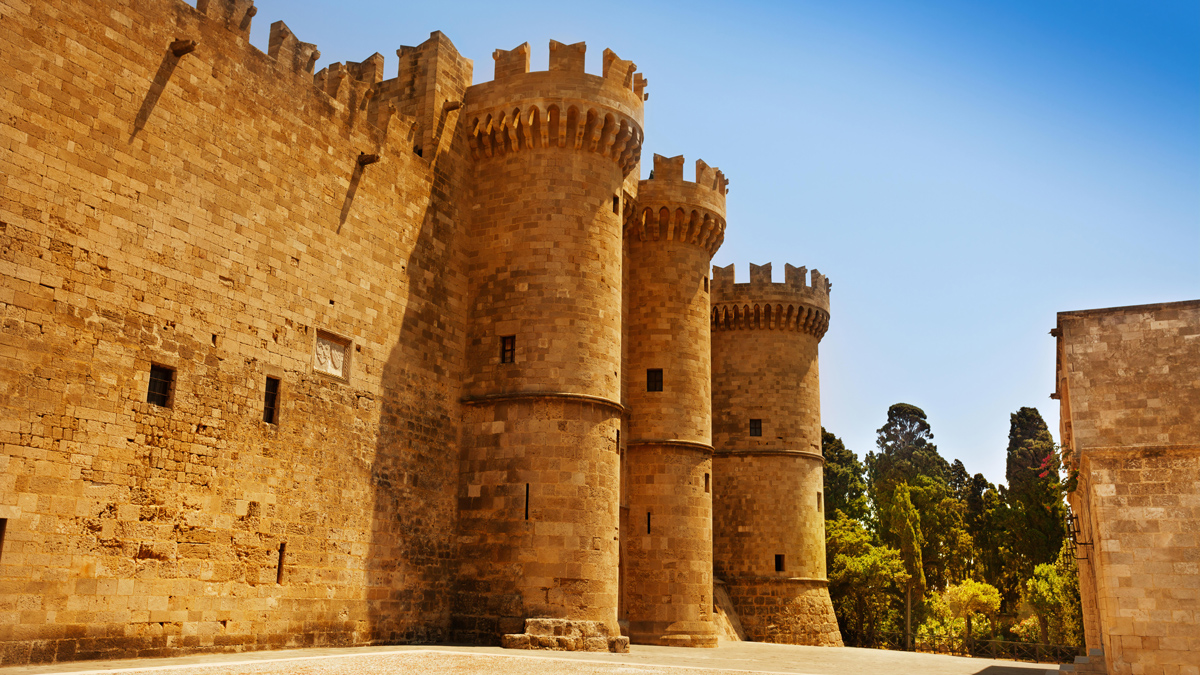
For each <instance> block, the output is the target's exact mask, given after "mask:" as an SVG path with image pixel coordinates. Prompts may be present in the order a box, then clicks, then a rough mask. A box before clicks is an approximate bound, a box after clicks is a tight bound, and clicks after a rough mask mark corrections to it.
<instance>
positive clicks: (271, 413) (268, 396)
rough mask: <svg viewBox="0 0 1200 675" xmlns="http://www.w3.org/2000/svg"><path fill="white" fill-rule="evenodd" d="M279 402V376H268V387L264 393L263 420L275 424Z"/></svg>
mask: <svg viewBox="0 0 1200 675" xmlns="http://www.w3.org/2000/svg"><path fill="white" fill-rule="evenodd" d="M278 403H279V378H277V377H268V378H267V387H266V389H265V390H264V393H263V421H264V422H266V423H267V424H275V418H276V415H277V414H278V412H277V404H278Z"/></svg>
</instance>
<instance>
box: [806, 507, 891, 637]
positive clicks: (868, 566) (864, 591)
mask: <svg viewBox="0 0 1200 675" xmlns="http://www.w3.org/2000/svg"><path fill="white" fill-rule="evenodd" d="M825 537H826V544H825V558H826V568H827V575H828V577H829V595H830V597H831V598H832V599H833V609H834V613H835V614H836V615H837V618H838V624H839V625H840V626H841V629H842V633H843V636H844V637H845V638H846V640H847V642H848V643H850V644H871V643H873V642H874V641H875V640H877V639H878V638H879V637H880V635H881V634H882V633H883V632H884V631H888V630H892V629H894V628H895V624H896V620H897V614H898V612H897V611H896V610H895V609H894V608H893V601H894V598H895V592H896V590H897V589H898V588H900V587H902V586H903V585H905V584H907V583H908V581H909V574H908V572H907V571H906V570H905V568H904V561H903V560H902V559H901V557H900V553H899V552H898V551H896V550H895V549H893V548H888V547H887V546H878V545H876V544H875V543H874V542H872V540H871V535H870V534H869V533H868V532H867V530H866V528H865V527H863V525H862V523H861V522H859V521H857V520H855V519H853V518H850V517H848V516H847V515H846V514H845V513H843V512H841V511H836V512H835V513H834V518H833V519H831V520H827V521H825Z"/></svg>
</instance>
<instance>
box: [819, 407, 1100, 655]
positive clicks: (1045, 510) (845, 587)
mask: <svg viewBox="0 0 1200 675" xmlns="http://www.w3.org/2000/svg"><path fill="white" fill-rule="evenodd" d="M876 434H877V435H876V449H875V451H874V452H869V453H867V455H866V457H865V458H864V461H863V462H861V463H860V462H859V461H858V458H857V456H855V454H854V453H853V452H851V451H850V450H848V449H847V448H846V447H845V445H844V444H843V443H842V441H841V440H840V439H839V438H838V437H837V436H835V435H834V434H832V433H829V432H828V431H825V430H824V429H822V447H823V451H824V454H825V458H826V465H825V486H826V504H827V509H826V518H827V521H826V533H827V553H828V570H829V579H830V586H829V591H830V595H831V596H832V597H833V601H834V608H835V611H836V612H837V614H838V620H839V622H840V623H841V625H842V630H843V633H845V634H846V635H848V636H850V637H851V641H852V642H853V641H854V639H855V638H858V639H863V638H866V639H867V640H868V641H869V640H870V637H871V636H873V635H878V632H879V631H880V630H884V629H885V628H886V627H888V626H891V627H899V626H898V622H899V621H901V620H902V618H903V617H904V611H905V609H906V606H911V608H912V612H913V616H912V619H913V621H915V622H916V625H919V626H920V628H919V630H918V634H919V635H926V636H931V635H941V636H949V631H952V630H953V631H955V632H957V634H963V633H967V634H969V633H970V631H971V630H972V627H971V621H972V620H973V619H978V617H979V616H981V615H983V616H988V617H991V618H993V619H996V620H997V621H999V624H1000V625H1001V626H1002V627H1004V630H1005V631H1019V630H1026V629H1028V630H1034V629H1033V628H1032V625H1033V624H1032V623H1028V624H1027V626H1020V625H1018V617H1023V616H1026V614H1027V613H1028V612H1030V611H1032V612H1033V616H1034V617H1037V619H1036V622H1037V624H1038V628H1037V629H1036V630H1037V632H1038V633H1039V635H1038V638H1039V639H1042V640H1049V641H1054V642H1058V643H1065V644H1082V640H1083V635H1082V628H1081V626H1082V619H1081V611H1080V607H1079V605H1080V603H1079V589H1078V579H1077V575H1078V572H1077V571H1076V568H1075V560H1074V549H1073V548H1071V547H1070V545H1069V543H1068V544H1067V545H1065V546H1064V543H1065V540H1066V528H1065V506H1064V504H1063V500H1062V485H1061V483H1060V480H1061V479H1060V475H1059V474H1060V471H1061V466H1060V464H1059V462H1060V459H1059V456H1058V453H1057V448H1056V447H1055V444H1054V440H1053V437H1052V436H1051V435H1050V432H1049V429H1047V427H1046V423H1045V421H1044V420H1042V417H1041V415H1040V414H1039V413H1038V411H1037V409H1035V408H1021V409H1020V410H1018V411H1017V412H1015V413H1013V414H1012V415H1011V417H1010V429H1009V443H1008V448H1007V450H1006V461H1005V464H1006V466H1005V468H1006V471H1005V479H1006V482H1007V485H1005V484H1000V485H993V484H992V483H990V482H989V481H988V480H987V479H986V478H985V477H984V476H983V475H982V474H978V473H977V474H974V475H972V474H971V473H970V472H969V471H967V467H966V466H965V465H963V463H962V462H961V461H959V460H955V461H954V462H953V463H950V462H947V461H946V460H945V459H944V458H943V457H942V456H941V454H939V452H938V448H937V446H936V445H934V443H933V430H932V428H931V427H930V425H929V421H928V419H927V416H926V414H925V411H923V410H921V409H920V408H918V407H917V406H914V405H911V404H907V403H897V404H895V405H893V406H891V407H890V408H889V409H888V415H887V421H886V422H885V423H884V425H883V426H882V427H880V428H879V429H878V430H877V431H876ZM997 450H999V448H997ZM906 600H911V602H910V603H908V604H907V605H906ZM1022 608H1026V609H1022ZM995 625H996V623H995V622H993V627H994V626H995ZM859 643H860V644H861V642H859Z"/></svg>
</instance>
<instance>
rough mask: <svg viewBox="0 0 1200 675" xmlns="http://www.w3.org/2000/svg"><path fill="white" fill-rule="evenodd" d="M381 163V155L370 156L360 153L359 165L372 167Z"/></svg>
mask: <svg viewBox="0 0 1200 675" xmlns="http://www.w3.org/2000/svg"><path fill="white" fill-rule="evenodd" d="M378 161H379V155H368V154H367V153H365V152H360V153H358V165H359V166H370V165H372V164H374V163H375V162H378Z"/></svg>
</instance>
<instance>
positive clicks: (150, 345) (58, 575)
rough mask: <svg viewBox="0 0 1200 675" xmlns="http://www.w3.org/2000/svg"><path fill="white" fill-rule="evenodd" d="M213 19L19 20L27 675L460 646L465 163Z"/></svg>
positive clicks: (15, 102)
mask: <svg viewBox="0 0 1200 675" xmlns="http://www.w3.org/2000/svg"><path fill="white" fill-rule="evenodd" d="M201 8H203V10H204V11H206V12H207V13H208V14H207V15H206V14H205V13H204V12H203V11H200V10H197V9H195V8H193V7H191V6H188V5H186V4H184V3H182V2H178V1H175V0H113V1H112V2H103V3H90V2H36V3H26V2H21V1H19V0H18V1H15V2H6V3H4V4H3V5H0V14H2V15H3V17H2V20H0V51H2V52H3V53H4V54H5V58H4V60H3V63H2V64H0V110H3V111H4V112H3V113H0V273H2V274H3V276H4V283H3V285H2V286H0V312H2V314H3V324H2V327H0V351H2V352H3V354H4V357H3V359H2V360H0V443H3V453H2V454H0V472H2V473H0V517H3V518H6V519H7V532H6V536H5V543H4V551H3V555H2V558H0V662H2V663H5V664H7V663H24V662H28V661H54V660H67V659H77V658H92V657H123V656H135V655H167V654H174V653H181V652H184V651H190V652H195V651H222V650H239V649H257V648H264V647H279V646H285V645H296V646H300V645H311V644H360V643H369V642H375V641H385V640H397V639H404V640H423V639H424V640H434V639H439V638H441V637H442V636H444V635H445V634H446V631H447V628H448V625H449V609H450V601H449V580H448V579H449V577H448V575H449V571H450V569H449V567H448V562H449V560H451V559H452V558H453V557H454V555H455V553H454V551H455V546H454V540H453V537H452V529H453V526H452V523H453V519H454V492H455V485H454V483H455V474H456V472H455V470H454V469H455V468H456V466H457V452H456V450H455V448H456V445H457V439H456V429H457V424H458V417H459V412H458V407H457V400H458V398H459V391H458V387H459V385H458V382H459V381H460V380H461V375H462V372H463V366H464V361H463V359H462V356H461V355H462V338H463V335H464V333H465V330H464V317H465V312H464V310H465V307H464V298H465V293H466V284H465V277H464V273H463V266H462V257H461V253H460V250H461V248H460V241H459V239H458V238H457V237H456V235H455V232H456V227H457V226H456V221H457V219H458V217H459V216H458V211H457V207H456V205H455V204H456V203H457V202H458V201H460V200H459V199H458V198H457V195H458V193H459V192H460V191H461V184H462V178H461V173H462V171H461V155H462V147H461V146H460V147H459V148H455V147H453V145H452V143H451V142H450V140H448V139H452V138H453V133H452V132H451V133H450V134H449V135H448V137H447V141H446V143H445V144H444V146H442V147H441V148H440V149H439V150H438V151H436V152H432V153H431V152H426V153H425V156H424V157H419V156H417V155H415V154H413V152H412V147H413V145H412V143H411V140H410V133H411V127H412V125H413V120H412V119H406V118H403V117H397V116H392V115H390V114H387V111H386V110H385V111H383V112H382V113H380V114H378V115H376V116H373V117H371V118H370V119H368V118H367V115H365V114H361V113H359V112H358V111H359V108H358V107H356V106H355V105H353V104H352V103H351V98H352V97H353V96H355V95H361V94H362V92H363V91H365V89H366V87H367V86H369V85H368V84H367V83H363V82H358V81H357V80H355V79H354V78H350V80H349V81H347V82H346V83H345V84H344V85H343V86H342V88H341V89H340V90H336V89H335V90H334V94H335V95H332V96H331V95H330V94H328V93H326V92H325V91H318V90H317V88H315V87H314V84H313V75H312V73H311V69H310V68H311V65H310V64H311V60H310V59H311V52H312V50H313V47H312V45H305V44H304V43H300V42H299V41H298V40H296V39H295V38H294V37H293V36H291V34H290V32H289V31H287V29H286V26H283V24H282V23H280V24H277V25H276V27H275V28H274V29H273V31H272V54H271V55H267V54H263V53H262V52H259V51H258V50H257V49H254V48H253V47H251V46H249V45H248V44H247V42H246V35H247V34H248V26H249V16H247V11H246V10H247V9H248V8H249V3H247V2H244V1H242V0H239V1H238V2H236V3H234V2H224V1H222V0H212V2H201ZM177 40H193V41H195V42H196V43H197V44H196V46H195V47H194V50H193V51H191V52H190V53H182V54H180V55H177V54H176V53H175V52H174V51H173V50H172V48H171V46H172V44H173V43H175V41H177ZM176 47H177V48H179V49H180V51H181V52H186V49H187V47H186V45H184V46H182V47H181V46H180V45H178V44H176ZM451 49H452V48H451ZM447 57H448V58H449V57H455V58H456V55H453V54H448V55H447ZM451 60H452V59H451ZM458 69H459V70H458V73H457V78H455V79H454V80H453V81H450V82H447V83H445V87H446V88H448V89H453V88H454V87H456V86H457V87H458V88H459V89H460V92H459V94H458V95H459V97H460V98H461V89H462V88H463V87H465V86H466V84H468V83H469V82H470V64H469V62H466V61H464V60H462V59H458ZM376 112H377V113H378V112H379V111H378V110H377V111H376ZM453 124H454V120H453V119H452V120H451V128H453ZM360 153H366V154H375V155H379V156H380V159H379V161H378V162H376V163H374V164H371V165H369V166H361V165H359V164H358V163H357V161H356V160H357V159H358V158H359V156H360ZM455 162H458V163H459V168H454V166H453V165H454V163H455ZM434 195H439V196H434ZM327 338H328V340H329V341H326V339H327ZM319 344H320V345H323V347H321V349H326V350H328V349H332V350H334V351H335V352H338V354H337V355H336V356H334V357H330V356H329V352H328V351H325V352H324V354H325V356H324V357H323V360H321V361H318V360H317V359H316V352H317V351H318V347H319ZM343 349H344V356H343V355H342V354H341V352H342V350H343ZM152 364H155V365H160V366H166V367H168V368H171V369H174V383H173V385H172V389H171V394H170V401H169V404H168V405H167V406H164V407H160V406H158V405H154V404H150V403H147V387H148V384H149V383H148V375H149V371H150V367H151V365H152ZM330 372H332V373H333V374H330ZM268 376H270V377H275V378H278V379H279V380H280V381H281V391H280V399H279V408H278V417H277V418H276V420H275V421H274V423H267V422H264V421H263V415H264V386H265V384H264V383H265V381H266V377H268ZM285 543H286V548H285V550H284V552H283V553H282V554H281V552H280V548H281V546H282V545H283V544H285ZM281 559H282V571H280V569H279V563H280V560H281Z"/></svg>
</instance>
